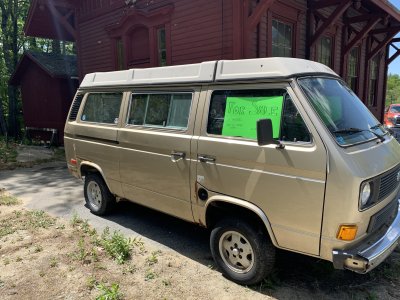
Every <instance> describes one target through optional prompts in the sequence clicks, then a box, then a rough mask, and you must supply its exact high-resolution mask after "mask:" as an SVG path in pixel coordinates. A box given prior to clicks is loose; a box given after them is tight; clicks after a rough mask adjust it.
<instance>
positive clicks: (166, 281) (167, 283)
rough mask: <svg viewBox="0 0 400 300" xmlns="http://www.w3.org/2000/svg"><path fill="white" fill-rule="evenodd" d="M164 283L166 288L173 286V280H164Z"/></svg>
mask: <svg viewBox="0 0 400 300" xmlns="http://www.w3.org/2000/svg"><path fill="white" fill-rule="evenodd" d="M162 283H163V285H164V286H170V285H171V280H169V279H163V281H162Z"/></svg>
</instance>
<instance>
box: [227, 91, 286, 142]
mask: <svg viewBox="0 0 400 300" xmlns="http://www.w3.org/2000/svg"><path fill="white" fill-rule="evenodd" d="M282 103H283V96H272V97H228V98H227V99H226V109H225V119H224V126H223V128H222V134H223V135H225V136H236V137H243V138H250V139H256V138H257V129H256V128H257V121H258V120H260V119H271V121H272V126H273V136H274V138H279V134H280V124H281V116H282Z"/></svg>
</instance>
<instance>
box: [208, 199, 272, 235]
mask: <svg viewBox="0 0 400 300" xmlns="http://www.w3.org/2000/svg"><path fill="white" fill-rule="evenodd" d="M225 218H238V219H241V220H244V221H246V222H248V223H249V225H251V226H254V227H255V228H258V229H261V230H262V231H263V232H264V233H265V234H267V235H268V236H269V234H268V230H267V228H266V227H265V224H264V222H263V221H262V220H261V218H260V217H259V216H258V215H257V214H256V213H255V212H253V211H251V210H250V209H247V208H245V207H242V206H238V205H235V204H231V203H227V202H224V201H214V202H212V203H211V204H210V205H209V206H208V208H207V212H206V225H207V227H208V228H213V227H214V226H215V225H216V224H217V223H218V222H219V221H221V220H222V219H225Z"/></svg>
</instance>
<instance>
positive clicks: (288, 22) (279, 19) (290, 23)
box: [269, 14, 297, 57]
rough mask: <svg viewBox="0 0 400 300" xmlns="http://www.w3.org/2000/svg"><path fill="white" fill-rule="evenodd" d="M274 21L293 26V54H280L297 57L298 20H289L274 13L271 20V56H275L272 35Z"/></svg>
mask: <svg viewBox="0 0 400 300" xmlns="http://www.w3.org/2000/svg"><path fill="white" fill-rule="evenodd" d="M273 21H276V22H279V23H282V24H285V25H289V26H291V30H292V32H291V37H292V39H291V56H280V57H295V47H296V34H295V33H296V32H297V28H296V22H294V21H290V20H287V19H285V18H282V17H280V16H277V15H274V14H273V15H272V18H271V21H270V23H271V24H270V25H271V43H270V45H271V53H270V55H269V56H270V57H272V56H273V37H272V22H273Z"/></svg>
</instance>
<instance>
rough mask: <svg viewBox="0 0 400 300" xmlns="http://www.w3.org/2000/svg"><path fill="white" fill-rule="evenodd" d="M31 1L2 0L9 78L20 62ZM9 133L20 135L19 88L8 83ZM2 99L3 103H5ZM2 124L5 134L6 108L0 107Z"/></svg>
mask: <svg viewBox="0 0 400 300" xmlns="http://www.w3.org/2000/svg"><path fill="white" fill-rule="evenodd" d="M28 6H29V1H22V0H0V10H1V23H0V28H1V43H2V46H3V47H2V56H3V57H2V58H3V60H4V64H5V70H6V75H7V77H8V78H9V77H10V76H11V75H12V74H13V73H14V71H15V68H16V66H17V64H18V59H19V53H20V49H21V47H22V44H23V42H22V43H21V38H20V34H21V33H22V26H23V21H22V20H24V19H25V17H26V14H27V11H28ZM7 98H8V135H9V136H11V137H16V136H17V135H18V131H19V126H18V119H17V117H18V89H17V88H16V87H15V86H11V85H8V87H7ZM4 102H5V101H4V99H2V104H4ZM0 126H1V130H2V132H3V134H4V132H5V118H4V110H3V106H2V105H1V109H0Z"/></svg>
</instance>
